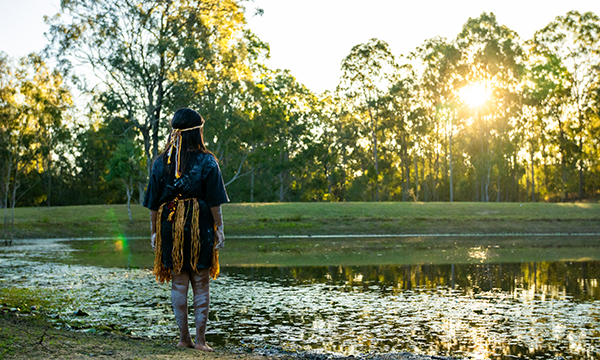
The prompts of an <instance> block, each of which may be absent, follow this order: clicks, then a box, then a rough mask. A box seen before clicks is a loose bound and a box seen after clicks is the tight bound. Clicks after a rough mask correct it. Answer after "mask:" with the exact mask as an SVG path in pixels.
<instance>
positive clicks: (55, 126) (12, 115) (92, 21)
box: [0, 0, 600, 209]
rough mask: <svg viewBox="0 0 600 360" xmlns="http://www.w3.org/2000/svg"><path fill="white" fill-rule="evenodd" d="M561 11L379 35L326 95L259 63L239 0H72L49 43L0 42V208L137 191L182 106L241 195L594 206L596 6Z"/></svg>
mask: <svg viewBox="0 0 600 360" xmlns="http://www.w3.org/2000/svg"><path fill="white" fill-rule="evenodd" d="M557 15H558V16H557V17H556V18H555V20H554V21H552V22H551V23H549V24H548V25H547V26H546V27H544V28H543V29H539V30H538V31H537V32H535V35H534V36H533V38H531V39H522V38H520V37H519V36H518V34H517V33H516V32H515V31H513V30H511V29H510V28H508V27H506V26H504V25H502V24H501V23H500V22H499V20H498V19H496V17H495V15H494V14H493V13H483V14H481V15H480V16H479V17H477V18H469V19H467V20H466V22H465V23H464V25H463V27H462V31H461V32H460V33H459V34H457V35H456V37H455V38H454V39H445V38H441V37H436V38H432V39H429V40H427V41H425V42H424V43H423V44H422V45H421V46H419V47H418V48H416V49H414V50H413V51H412V52H410V53H408V54H394V53H393V51H392V50H391V49H390V46H389V45H388V44H387V43H386V42H385V39H371V40H369V41H368V42H366V43H361V44H357V45H356V46H354V47H353V48H352V49H350V51H349V53H348V54H347V56H346V57H345V58H344V59H340V64H341V65H340V66H341V74H342V76H341V78H340V79H339V85H338V86H337V87H336V88H335V89H331V90H330V91H326V92H324V93H321V94H318V93H315V92H313V91H311V90H310V89H308V88H307V87H306V86H304V85H303V84H301V83H299V82H298V81H297V80H296V79H295V78H294V76H293V74H292V73H291V72H290V71H287V70H281V69H270V68H268V67H267V66H265V60H266V59H267V58H268V57H269V45H268V44H267V43H265V42H263V41H261V39H259V38H258V37H257V36H256V35H255V34H253V32H252V29H249V28H248V26H247V25H246V8H245V2H243V1H238V0H174V1H172V0H151V1H144V2H141V3H136V2H132V1H123V0H63V1H62V2H61V9H60V12H59V13H58V14H50V16H48V17H47V18H46V22H47V23H48V24H49V26H50V30H49V32H48V34H47V37H48V45H47V48H46V49H45V50H44V51H43V52H40V53H36V54H31V55H29V56H27V57H25V58H22V59H13V58H11V57H10V54H0V138H1V141H0V169H1V170H0V177H1V178H0V195H1V204H2V205H1V206H2V207H3V208H4V209H9V208H11V207H13V208H14V207H15V206H60V205H84V204H114V203H125V202H127V203H128V204H129V203H140V202H141V200H142V198H143V195H144V191H145V186H146V183H147V178H148V173H149V170H150V168H151V166H152V161H153V160H154V159H155V158H156V157H157V156H158V154H160V153H161V152H162V151H163V150H164V149H163V147H164V146H165V141H166V137H167V135H168V133H169V131H170V129H169V121H170V119H171V117H172V115H173V113H174V112H175V111H176V110H177V109H178V108H181V107H190V108H193V109H196V110H198V111H199V112H200V113H201V115H202V116H203V117H204V118H205V120H206V126H205V128H204V135H205V141H206V143H207V147H208V149H209V150H211V151H212V153H213V154H214V155H215V156H216V158H217V159H218V161H219V164H220V166H221V169H222V173H223V179H224V182H225V184H226V186H227V190H228V193H229V196H230V198H231V200H232V201H233V202H292V201H294V202H297V201H327V202H329V201H333V202H338V201H419V202H434V201H447V202H452V201H473V202H491V201H493V202H567V201H569V202H571V201H598V198H599V197H600V154H599V151H600V144H599V141H600V18H599V17H598V16H597V15H596V14H594V13H590V12H588V13H579V12H576V11H571V12H568V13H566V14H557ZM51 64H52V65H51ZM81 69H84V70H85V71H82V70H81ZM82 73H85V74H86V75H85V76H84V75H82Z"/></svg>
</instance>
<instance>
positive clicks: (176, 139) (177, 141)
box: [167, 124, 204, 179]
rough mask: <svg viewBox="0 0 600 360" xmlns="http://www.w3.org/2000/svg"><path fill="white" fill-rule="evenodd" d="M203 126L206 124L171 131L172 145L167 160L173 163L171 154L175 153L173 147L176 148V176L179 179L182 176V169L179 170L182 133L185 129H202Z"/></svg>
mask: <svg viewBox="0 0 600 360" xmlns="http://www.w3.org/2000/svg"><path fill="white" fill-rule="evenodd" d="M203 126H204V124H202V125H198V126H194V127H191V128H187V129H173V131H171V145H170V147H169V153H168V156H169V158H168V160H167V164H170V163H171V154H172V153H173V148H175V151H176V152H177V153H176V154H175V177H176V178H177V179H179V178H180V177H181V171H179V160H180V157H181V133H182V132H183V131H189V130H195V129H202V127H203Z"/></svg>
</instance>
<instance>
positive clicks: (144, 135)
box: [140, 127, 154, 179]
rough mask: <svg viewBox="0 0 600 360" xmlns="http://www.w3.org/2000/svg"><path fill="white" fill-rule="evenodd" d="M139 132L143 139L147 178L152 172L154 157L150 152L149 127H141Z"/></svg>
mask: <svg viewBox="0 0 600 360" xmlns="http://www.w3.org/2000/svg"><path fill="white" fill-rule="evenodd" d="M140 132H141V133H142V138H143V139H144V155H145V156H146V169H147V172H148V177H147V178H148V179H150V175H151V174H152V163H153V162H154V161H153V160H154V158H153V157H152V153H151V152H150V129H149V128H147V127H141V128H140Z"/></svg>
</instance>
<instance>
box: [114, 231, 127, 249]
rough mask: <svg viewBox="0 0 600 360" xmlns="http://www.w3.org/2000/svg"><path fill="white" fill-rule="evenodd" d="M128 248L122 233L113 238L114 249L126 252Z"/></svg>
mask: <svg viewBox="0 0 600 360" xmlns="http://www.w3.org/2000/svg"><path fill="white" fill-rule="evenodd" d="M128 250H129V244H128V243H127V238H126V237H125V236H123V235H118V236H117V239H116V240H115V251H121V252H126V251H128Z"/></svg>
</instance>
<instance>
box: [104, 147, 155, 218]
mask: <svg viewBox="0 0 600 360" xmlns="http://www.w3.org/2000/svg"><path fill="white" fill-rule="evenodd" d="M133 140H134V139H132V138H131V136H128V137H126V138H125V139H124V141H121V142H119V144H118V145H117V148H116V149H115V151H113V153H112V155H111V158H110V161H109V164H108V177H107V180H108V181H117V182H120V183H121V184H123V187H124V188H125V193H126V196H127V214H128V215H129V222H133V219H132V217H131V198H132V197H133V193H134V190H135V188H136V187H137V185H138V184H140V183H141V182H142V181H145V176H142V175H143V173H142V172H141V171H140V170H141V169H142V168H143V167H144V166H145V160H146V159H145V158H144V154H143V151H142V148H141V147H140V146H138V145H137V144H136V143H135V141H133ZM140 193H141V192H140Z"/></svg>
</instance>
